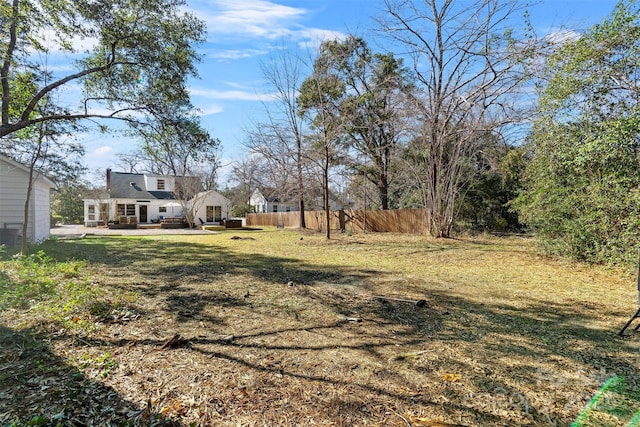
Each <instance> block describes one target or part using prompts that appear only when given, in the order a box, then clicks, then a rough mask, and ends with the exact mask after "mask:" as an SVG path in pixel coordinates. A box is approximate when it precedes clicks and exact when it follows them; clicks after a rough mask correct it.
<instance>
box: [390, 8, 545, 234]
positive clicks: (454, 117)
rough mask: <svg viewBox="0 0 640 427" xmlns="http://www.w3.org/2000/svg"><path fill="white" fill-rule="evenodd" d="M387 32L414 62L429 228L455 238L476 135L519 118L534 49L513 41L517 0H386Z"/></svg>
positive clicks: (420, 148) (418, 152)
mask: <svg viewBox="0 0 640 427" xmlns="http://www.w3.org/2000/svg"><path fill="white" fill-rule="evenodd" d="M385 4H386V9H387V10H386V12H387V14H386V15H385V17H384V18H382V19H381V20H380V23H381V27H382V30H383V31H384V32H385V33H386V34H387V35H388V36H389V37H390V38H392V39H393V40H394V41H395V42H399V43H400V44H401V46H403V48H404V50H405V52H406V53H407V55H409V56H410V57H411V58H412V59H413V70H414V72H415V75H416V78H417V83H418V86H419V89H420V91H421V95H420V96H418V97H416V98H415V101H416V102H415V105H416V110H417V112H418V117H417V122H419V123H421V128H420V129H418V132H417V133H416V138H417V140H418V141H419V142H420V143H421V144H420V145H419V146H418V147H419V149H418V150H417V151H416V154H417V155H420V156H422V160H423V161H424V176H422V177H421V181H420V182H421V184H422V186H423V191H424V195H425V203H426V207H427V209H428V210H429V212H430V224H429V225H430V230H431V233H432V234H433V235H435V236H438V237H448V236H450V234H451V231H452V227H453V220H454V213H455V212H454V206H455V201H456V198H457V196H458V193H459V191H460V189H461V186H463V182H462V170H463V163H464V160H465V157H466V156H468V155H469V154H470V153H473V151H474V150H475V149H476V143H477V142H478V141H479V140H481V138H478V135H479V134H482V133H484V132H493V131H497V130H498V129H499V128H500V126H502V125H504V124H505V123H507V122H510V121H516V120H518V119H519V117H518V116H517V115H515V114H514V111H515V108H514V107H515V105H516V102H515V101H514V100H515V99H516V98H517V96H516V93H517V90H518V87H519V85H520V84H521V82H522V81H523V80H524V79H525V78H527V60H528V58H529V57H530V55H531V54H532V52H533V51H534V48H535V43H533V42H532V41H529V42H521V41H518V40H516V39H515V38H514V33H513V31H512V30H511V29H510V28H509V22H510V21H509V19H511V18H514V15H515V14H516V13H517V11H519V10H520V9H519V5H518V1H517V0H474V1H469V2H460V1H455V0H420V1H418V0H385Z"/></svg>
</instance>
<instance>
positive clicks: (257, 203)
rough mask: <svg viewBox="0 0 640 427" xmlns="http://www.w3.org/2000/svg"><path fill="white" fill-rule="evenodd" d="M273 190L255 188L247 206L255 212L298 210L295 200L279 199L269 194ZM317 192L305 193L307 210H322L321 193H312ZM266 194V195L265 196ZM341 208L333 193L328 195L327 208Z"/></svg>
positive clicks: (335, 209)
mask: <svg viewBox="0 0 640 427" xmlns="http://www.w3.org/2000/svg"><path fill="white" fill-rule="evenodd" d="M272 193H273V191H268V190H264V191H260V190H259V189H257V188H256V189H255V190H254V191H253V193H251V197H250V198H249V206H252V207H253V210H254V212H255V213H269V212H295V211H298V210H300V206H299V204H298V201H297V200H281V199H280V198H278V197H274V196H269V194H272ZM317 193H318V192H317V191H316V192H310V193H309V194H305V197H304V198H305V207H306V210H308V211H321V210H324V202H323V197H322V195H313V194H317ZM265 194H266V196H265ZM341 209H343V206H342V204H341V203H340V202H338V201H337V198H336V197H335V196H334V195H333V194H330V195H329V210H332V211H337V210H341Z"/></svg>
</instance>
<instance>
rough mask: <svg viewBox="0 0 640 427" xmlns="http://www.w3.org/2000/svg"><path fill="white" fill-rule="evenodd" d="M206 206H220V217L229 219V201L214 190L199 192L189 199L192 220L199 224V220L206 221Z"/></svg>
mask: <svg viewBox="0 0 640 427" xmlns="http://www.w3.org/2000/svg"><path fill="white" fill-rule="evenodd" d="M207 206H220V207H221V208H222V218H223V219H231V201H230V200H229V199H227V198H226V197H224V196H223V195H222V194H220V193H218V192H217V191H215V190H210V191H205V192H203V193H199V194H198V195H197V196H196V197H194V198H193V200H192V201H191V210H192V212H193V222H194V224H196V225H199V224H200V220H202V221H203V222H206V219H207Z"/></svg>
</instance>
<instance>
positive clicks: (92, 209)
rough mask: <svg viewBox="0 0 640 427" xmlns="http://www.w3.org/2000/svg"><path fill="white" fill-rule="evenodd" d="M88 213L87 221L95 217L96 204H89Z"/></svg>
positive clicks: (93, 219)
mask: <svg viewBox="0 0 640 427" xmlns="http://www.w3.org/2000/svg"><path fill="white" fill-rule="evenodd" d="M88 208H89V214H88V215H87V219H88V220H89V221H95V219H96V205H89V206H88Z"/></svg>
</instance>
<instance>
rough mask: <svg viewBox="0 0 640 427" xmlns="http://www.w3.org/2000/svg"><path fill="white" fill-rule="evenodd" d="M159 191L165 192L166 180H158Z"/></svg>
mask: <svg viewBox="0 0 640 427" xmlns="http://www.w3.org/2000/svg"><path fill="white" fill-rule="evenodd" d="M158 190H164V179H158Z"/></svg>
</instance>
